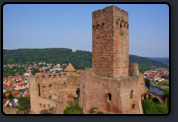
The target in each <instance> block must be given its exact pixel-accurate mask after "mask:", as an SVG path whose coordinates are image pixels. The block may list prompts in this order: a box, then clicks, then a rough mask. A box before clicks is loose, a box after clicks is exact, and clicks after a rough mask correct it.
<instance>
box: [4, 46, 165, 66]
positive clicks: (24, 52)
mask: <svg viewBox="0 0 178 122" xmlns="http://www.w3.org/2000/svg"><path fill="white" fill-rule="evenodd" d="M129 60H130V62H131V63H138V64H139V67H144V68H145V67H151V66H157V67H165V68H166V67H168V65H166V64H163V63H161V62H158V61H155V60H152V59H148V58H145V57H139V56H135V55H130V56H129ZM27 61H29V64H32V63H33V62H36V63H39V62H47V63H54V64H57V63H60V64H64V63H72V65H73V66H74V68H75V69H84V68H86V67H92V53H91V52H89V51H80V50H77V51H75V52H72V49H66V48H46V49H17V50H3V64H17V63H18V64H26V63H27Z"/></svg>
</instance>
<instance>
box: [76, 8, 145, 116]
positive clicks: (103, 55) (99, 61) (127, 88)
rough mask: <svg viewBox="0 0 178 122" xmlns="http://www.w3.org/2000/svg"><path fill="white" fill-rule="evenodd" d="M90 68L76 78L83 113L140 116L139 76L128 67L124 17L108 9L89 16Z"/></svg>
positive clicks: (135, 67)
mask: <svg viewBox="0 0 178 122" xmlns="http://www.w3.org/2000/svg"><path fill="white" fill-rule="evenodd" d="M92 26H93V30H92V32H93V35H92V37H93V38H92V39H93V44H92V68H91V69H89V68H87V69H85V71H84V72H83V73H82V74H81V78H80V98H79V104H80V106H81V107H82V109H83V113H84V114H87V113H88V111H89V110H90V108H92V107H97V108H98V109H99V110H100V111H103V112H104V113H106V114H142V113H143V112H142V105H141V92H142V90H143V89H144V83H143V75H142V74H139V71H138V64H137V63H129V39H128V26H129V24H128V13H127V12H125V11H123V10H120V9H119V8H117V7H115V6H109V7H106V8H104V9H102V10H98V11H95V12H93V13H92Z"/></svg>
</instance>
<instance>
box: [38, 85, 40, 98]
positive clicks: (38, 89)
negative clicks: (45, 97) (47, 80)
mask: <svg viewBox="0 0 178 122" xmlns="http://www.w3.org/2000/svg"><path fill="white" fill-rule="evenodd" d="M38 96H40V84H39V83H38Z"/></svg>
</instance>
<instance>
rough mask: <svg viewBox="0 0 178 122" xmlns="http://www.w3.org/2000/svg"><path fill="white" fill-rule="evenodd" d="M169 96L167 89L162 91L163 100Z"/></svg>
mask: <svg viewBox="0 0 178 122" xmlns="http://www.w3.org/2000/svg"><path fill="white" fill-rule="evenodd" d="M168 96H169V88H165V89H163V98H166V97H168Z"/></svg>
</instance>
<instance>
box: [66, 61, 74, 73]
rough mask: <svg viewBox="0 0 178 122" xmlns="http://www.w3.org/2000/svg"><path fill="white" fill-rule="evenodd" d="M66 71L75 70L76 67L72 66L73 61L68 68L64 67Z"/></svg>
mask: <svg viewBox="0 0 178 122" xmlns="http://www.w3.org/2000/svg"><path fill="white" fill-rule="evenodd" d="M64 71H67V72H72V71H75V69H74V67H73V66H72V64H71V63H69V65H68V66H67V68H66V69H64Z"/></svg>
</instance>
